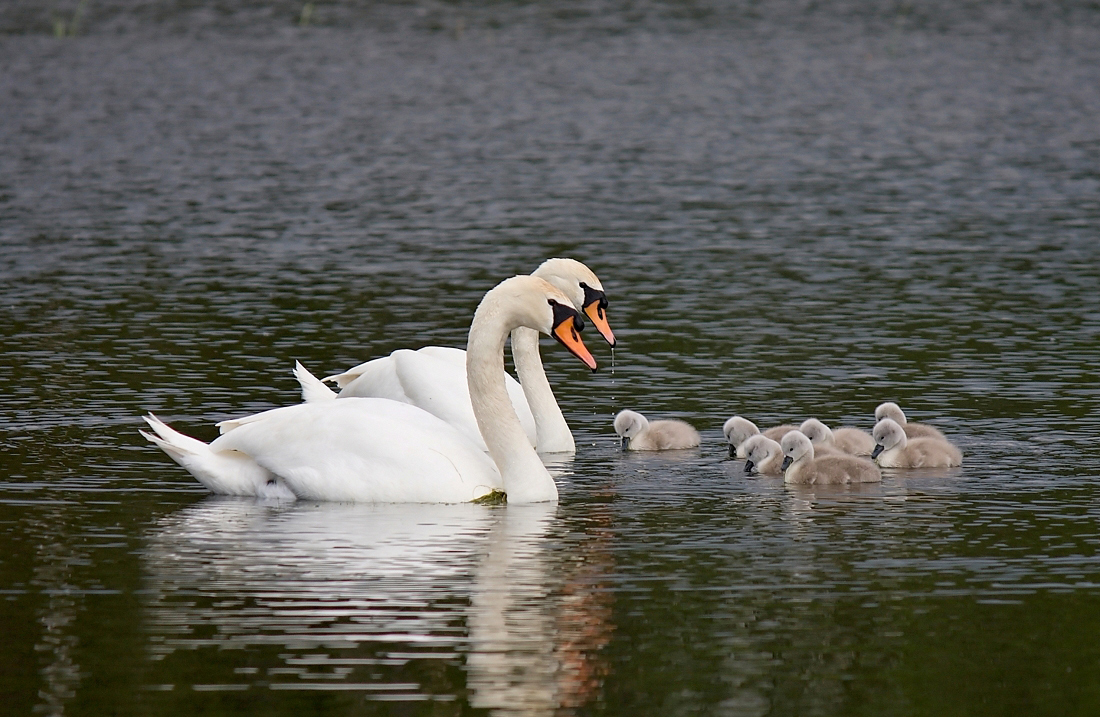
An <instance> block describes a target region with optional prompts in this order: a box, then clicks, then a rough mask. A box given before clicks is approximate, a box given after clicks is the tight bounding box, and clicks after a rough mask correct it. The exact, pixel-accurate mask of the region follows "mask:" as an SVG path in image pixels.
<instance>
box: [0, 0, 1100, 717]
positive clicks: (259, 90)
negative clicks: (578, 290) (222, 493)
mask: <svg viewBox="0 0 1100 717" xmlns="http://www.w3.org/2000/svg"><path fill="white" fill-rule="evenodd" d="M51 8H52V9H51ZM0 33H3V34H0V361H2V363H0V366H2V368H3V373H4V380H3V383H2V384H0V385H2V386H3V388H4V390H3V391H0V620H2V624H3V628H4V633H5V635H4V639H3V640H0V695H2V697H3V699H4V701H5V707H6V708H7V709H10V710H11V711H12V714H31V713H35V714H50V715H60V714H91V715H102V714H197V713H204V714H235V713H248V714H264V715H276V714H287V715H301V714H379V715H390V714H392V715H421V714H424V715H427V714H431V715H451V714H549V713H560V714H629V715H635V714H654V715H680V714H720V715H788V714H792V715H793V714H799V715H833V714H867V715H943V714H968V715H986V714H988V715H1004V714H1051V715H1069V714H1079V715H1092V714H1096V713H1098V712H1100V689H1098V687H1097V686H1098V685H1100V647H1098V645H1097V641H1096V635H1097V633H1098V632H1100V557H1098V556H1097V550H1098V547H1100V528H1098V519H1100V502H1098V496H1097V488H1096V484H1097V480H1098V478H1100V449H1098V448H1097V444H1096V441H1097V436H1098V434H1100V376H1098V369H1097V358H1098V356H1100V229H1098V227H1100V124H1098V123H1097V117H1100V11H1098V10H1097V8H1096V5H1095V3H1087V2H1080V3H1075V2H1064V3H1057V4H1054V3H1051V4H1030V5H1029V4H1024V3H1015V2H988V3H948V2H928V3H896V4H881V3H871V2H859V1H858V0H852V1H851V2H836V3H808V2H796V1H794V0H790V1H779V2H765V3H736V2H733V3H719V2H707V1H706V0H703V1H701V2H673V1H669V2H649V1H644V2H640V3H616V2H596V1H592V2H579V3H565V2H546V3H533V4H523V3H433V4H428V3H423V4H417V3H409V4H384V3H359V2H354V1H353V0H346V1H345V0H339V1H338V2H333V3H317V4H313V3H310V4H308V5H303V4H302V3H299V2H278V1H273V2H250V1H249V0H216V1H212V2H208V3H196V2H173V1H171V0H154V1H139V0H102V1H100V2H96V1H93V0H89V2H87V3H80V4H79V5H78V4H77V3H75V2H73V3H65V2H58V3H55V4H54V5H52V6H50V8H45V6H43V5H42V4H41V3H37V2H30V0H12V2H10V3H6V4H5V5H4V7H2V8H0ZM549 256H572V257H574V258H577V259H580V260H582V261H585V262H586V263H588V264H589V266H590V267H592V268H593V269H594V270H595V271H596V272H597V273H598V274H599V275H600V277H601V279H602V280H603V282H604V285H605V288H606V289H607V292H608V294H609V297H610V300H611V308H610V316H611V320H612V325H613V327H614V329H615V331H616V334H617V335H618V336H619V338H620V344H619V347H618V348H617V349H616V351H615V354H614V357H613V358H612V355H611V353H610V352H609V350H608V349H607V348H606V346H604V345H602V344H599V343H598V336H596V335H595V332H592V331H587V332H586V336H587V341H588V343H589V345H590V347H592V348H593V350H594V352H595V353H596V355H597V357H598V359H599V360H600V362H601V364H602V366H603V369H602V370H601V371H600V372H599V373H597V374H589V373H588V372H587V371H586V370H585V369H584V367H583V366H581V365H580V364H579V363H578V362H576V361H575V360H574V359H573V358H572V357H570V356H569V355H568V354H567V353H566V352H565V351H562V350H561V349H560V348H559V347H558V346H556V345H554V344H553V343H551V342H549V341H544V343H543V349H544V356H545V360H546V363H547V367H548V372H549V373H550V375H551V380H552V381H553V383H554V385H555V386H556V390H557V395H558V398H559V401H560V403H561V404H562V406H563V409H564V412H565V414H566V416H567V418H568V420H569V422H570V425H571V426H572V428H573V431H574V434H575V436H576V437H577V444H578V452H577V455H576V457H575V458H572V459H570V460H564V461H559V462H557V463H554V465H553V466H552V468H553V471H554V472H555V474H556V476H557V480H558V482H559V487H560V493H561V501H560V503H559V504H558V505H556V506H555V505H544V506H498V507H492V506H473V505H465V506H366V505H337V504H311V503H304V502H303V503H300V504H294V505H286V504H278V503H263V502H255V501H246V500H244V501H243V500H226V499H219V498H215V497H211V496H208V495H207V494H206V493H205V491H204V489H203V488H202V487H201V486H200V485H198V484H197V483H196V482H195V481H194V479H192V478H191V477H190V476H189V475H188V474H187V473H185V472H184V471H183V470H182V469H180V468H179V467H177V466H176V465H175V464H173V463H172V462H171V461H170V460H169V459H168V458H167V457H166V456H165V455H163V454H162V453H160V452H159V451H158V450H156V449H154V448H152V447H150V446H148V445H147V444H146V443H145V441H144V440H143V439H142V438H141V437H140V436H139V435H138V433H137V429H138V428H139V427H141V425H142V424H141V421H140V416H141V414H142V413H143V412H145V411H149V410H152V411H155V412H156V413H157V414H158V415H161V416H162V417H164V418H165V419H166V420H168V421H170V422H171V423H173V425H175V426H177V427H178V428H180V429H181V430H184V431H186V432H189V433H191V434H193V435H195V436H197V437H200V438H203V439H207V440H208V439H210V438H212V437H213V436H214V435H215V429H214V428H213V423H214V422H216V421H218V420H222V419H224V418H227V417H231V416H239V415H242V414H244V413H247V412H251V411H256V410H262V409H265V408H270V407H273V406H279V405H285V404H289V403H294V402H296V401H297V400H298V396H297V392H296V390H295V388H296V384H295V382H294V380H293V377H292V376H291V374H290V371H289V369H290V368H291V366H292V363H293V360H294V359H300V360H301V361H303V362H304V363H305V364H306V365H308V366H310V367H311V368H313V369H315V370H316V371H317V372H319V373H329V372H334V371H336V370H339V369H343V368H346V367H348V366H350V365H352V364H354V363H357V362H359V361H361V360H364V359H366V358H370V357H372V356H379V355H383V354H385V353H388V352H390V351H392V350H394V349H396V348H401V347H415V346H419V345H425V344H431V343H434V344H442V345H452V346H461V345H462V344H463V343H464V341H465V335H466V330H467V327H468V323H469V318H470V316H471V314H472V311H473V308H474V307H475V306H476V304H477V301H478V300H479V298H480V297H481V295H482V294H484V292H485V291H486V290H487V289H489V288H490V287H491V286H492V285H493V284H495V283H496V282H497V281H499V280H500V279H502V278H504V277H506V276H510V275H512V274H515V273H525V272H529V271H531V270H533V269H534V268H535V267H536V266H537V265H538V264H539V263H540V262H541V261H542V260H543V259H545V258H547V257H549ZM883 400H896V401H898V402H899V403H901V404H902V405H903V406H904V407H905V408H906V409H907V411H908V413H909V415H910V418H912V419H915V420H923V421H928V422H931V423H934V424H935V425H937V426H939V427H940V428H941V429H942V430H944V431H945V432H946V433H948V434H949V435H950V436H951V437H952V438H953V439H954V440H956V442H957V443H958V444H959V446H960V447H961V448H962V449H963V451H964V452H965V454H966V460H965V465H964V466H963V467H962V468H959V469H952V470H946V471H938V472H914V471H886V472H885V475H884V479H883V482H882V483H881V485H877V484H876V485H865V486H862V487H856V488H844V487H840V488H829V489H825V488H816V489H813V488H798V487H793V486H792V487H788V486H785V485H784V484H783V483H782V482H781V481H777V480H774V479H766V478H751V477H746V476H745V475H744V474H743V471H742V465H741V463H740V462H732V461H729V460H726V459H725V450H724V445H723V442H722V436H721V425H722V422H723V421H724V420H725V419H726V418H727V417H729V416H730V415H732V414H734V413H741V414H743V415H746V416H749V417H751V418H753V419H755V420H757V421H758V422H759V423H761V424H772V423H776V422H781V421H790V420H797V419H801V418H805V417H810V416H816V417H818V418H821V419H823V420H825V421H826V422H829V423H833V424H848V425H858V426H862V427H864V428H870V425H871V423H872V421H873V416H872V413H873V410H874V407H875V406H876V405H877V404H878V403H879V402H880V401H883ZM623 408H634V409H637V410H641V411H643V412H645V413H647V414H649V415H650V416H651V417H658V416H677V417H681V418H684V419H686V420H688V421H690V422H691V423H693V424H694V425H696V426H697V427H698V428H699V429H700V430H701V432H702V434H703V439H704V442H703V446H702V447H701V448H700V449H698V450H692V451H685V452H677V453H676V454H666V455H641V454H623V453H622V452H620V450H619V449H618V444H617V441H616V439H615V437H614V435H613V433H612V431H611V425H610V424H611V417H612V416H613V414H614V413H615V412H616V411H618V410H620V409H623Z"/></svg>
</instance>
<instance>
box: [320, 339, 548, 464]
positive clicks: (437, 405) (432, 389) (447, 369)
mask: <svg viewBox="0 0 1100 717" xmlns="http://www.w3.org/2000/svg"><path fill="white" fill-rule="evenodd" d="M323 380H324V381H332V382H335V383H336V385H337V386H338V387H339V388H340V389H341V390H340V394H339V398H352V397H359V398H369V397H374V398H388V399H390V400H392V401H400V402H401V403H408V404H411V405H413V406H418V407H420V408H422V409H424V410H425V411H427V412H428V413H431V414H433V415H435V416H438V417H439V418H440V419H442V420H443V421H446V422H447V423H449V424H451V425H452V426H454V427H455V428H457V429H458V430H459V431H461V432H462V433H463V434H464V435H465V436H466V437H467V438H469V439H470V440H471V441H473V442H474V443H475V444H477V445H478V446H479V447H480V448H481V450H483V451H485V450H488V448H487V447H486V445H485V439H484V438H482V436H481V432H480V431H479V430H478V427H477V420H476V419H475V418H474V409H473V406H472V405H471V403H470V389H469V386H467V382H466V352H465V351H463V350H462V349H455V348H448V347H444V346H425V347H423V348H421V349H418V350H416V351H412V350H410V349H398V350H397V351H394V352H393V353H391V354H390V355H389V356H383V357H382V358H377V359H374V360H372V361H367V362H365V363H362V364H359V365H358V366H355V367H354V368H351V369H349V370H347V371H345V372H343V373H340V374H336V375H334V376H327V377H325V378H324V379H323ZM299 381H301V379H299ZM505 385H506V387H507V390H508V396H509V398H511V400H512V408H513V409H514V410H515V412H516V415H517V416H519V421H520V424H521V425H522V426H523V431H524V433H526V434H527V437H528V438H529V439H530V441H531V445H535V443H536V439H537V434H536V431H535V417H534V416H533V415H532V414H531V409H530V407H529V405H528V403H527V399H526V398H525V397H524V395H523V387H522V386H520V384H519V382H518V381H516V380H515V379H514V378H512V377H511V376H506V378H505ZM304 393H305V384H303V396H304Z"/></svg>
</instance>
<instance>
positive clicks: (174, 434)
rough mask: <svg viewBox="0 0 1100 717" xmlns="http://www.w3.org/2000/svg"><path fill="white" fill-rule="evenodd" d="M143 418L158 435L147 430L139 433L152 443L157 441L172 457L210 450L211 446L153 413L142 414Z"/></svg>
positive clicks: (198, 453)
mask: <svg viewBox="0 0 1100 717" xmlns="http://www.w3.org/2000/svg"><path fill="white" fill-rule="evenodd" d="M142 418H144V419H145V422H146V423H148V424H149V428H152V429H153V431H154V432H155V433H156V435H155V436H154V435H151V434H149V433H146V432H145V431H138V433H140V434H141V435H143V436H145V438H146V439H147V440H148V441H150V442H151V443H155V444H156V445H157V446H159V447H160V448H161V450H163V451H164V452H165V453H167V454H168V455H170V456H172V458H175V457H176V456H177V455H178V456H181V457H182V456H189V455H200V454H202V453H209V452H210V446H208V445H206V444H205V443H203V442H202V441H200V440H198V439H196V438H192V437H191V436H185V435H183V434H182V433H180V432H179V431H177V430H176V429H174V428H172V427H171V426H169V425H168V424H167V423H165V422H164V421H162V420H160V419H159V418H157V417H156V416H155V415H153V414H152V413H150V414H149V415H147V416H142Z"/></svg>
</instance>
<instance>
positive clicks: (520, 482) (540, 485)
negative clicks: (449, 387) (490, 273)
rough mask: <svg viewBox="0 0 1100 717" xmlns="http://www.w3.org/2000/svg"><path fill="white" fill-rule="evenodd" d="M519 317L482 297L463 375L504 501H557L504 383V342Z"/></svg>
mask: <svg viewBox="0 0 1100 717" xmlns="http://www.w3.org/2000/svg"><path fill="white" fill-rule="evenodd" d="M518 323H519V322H518V321H517V320H516V319H515V318H514V317H511V316H509V315H508V314H507V312H505V311H504V309H503V307H502V306H501V304H500V302H497V301H495V300H493V298H491V297H489V296H486V298H485V300H483V301H482V302H481V305H480V306H478V308H477V311H476V312H475V313H474V320H473V322H472V323H471V324H470V338H469V341H468V343H467V344H466V380H467V382H468V383H469V387H470V401H471V403H473V408H474V417H475V418H477V427H478V429H479V430H480V431H481V436H482V438H484V439H485V445H486V446H487V447H488V448H489V455H490V456H491V457H492V459H493V461H494V462H495V463H496V464H497V468H498V469H499V470H500V476H501V479H502V480H503V483H504V492H505V493H507V494H508V502H509V503H537V502H540V501H547V500H557V499H558V489H557V486H556V485H554V479H553V478H551V477H550V473H549V472H548V471H547V470H546V466H544V465H543V464H542V461H541V460H540V459H539V457H538V454H537V453H535V449H534V448H532V447H531V442H530V441H529V440H528V439H527V434H525V433H524V432H523V427H522V426H521V425H520V422H519V418H518V417H516V412H515V409H514V408H512V402H511V401H510V400H509V399H508V391H507V389H506V388H505V387H504V341H505V339H507V338H508V332H509V331H510V330H511V329H514V328H515V327H516V326H517V325H518Z"/></svg>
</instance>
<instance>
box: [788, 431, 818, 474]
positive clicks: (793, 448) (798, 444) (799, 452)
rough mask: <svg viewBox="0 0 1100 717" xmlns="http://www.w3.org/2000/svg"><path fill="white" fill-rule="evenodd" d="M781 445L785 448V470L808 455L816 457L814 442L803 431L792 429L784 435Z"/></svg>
mask: <svg viewBox="0 0 1100 717" xmlns="http://www.w3.org/2000/svg"><path fill="white" fill-rule="evenodd" d="M779 445H780V447H781V448H782V449H783V466H782V468H783V470H787V469H788V468H790V467H791V464H792V463H794V462H795V461H798V460H802V459H803V458H805V457H806V456H809V458H810V459H811V460H812V459H813V457H814V444H813V443H811V442H810V439H809V438H807V437H806V434H805V433H803V432H802V431H791V432H790V433H788V434H787V435H785V436H783V440H782V441H780V442H779Z"/></svg>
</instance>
